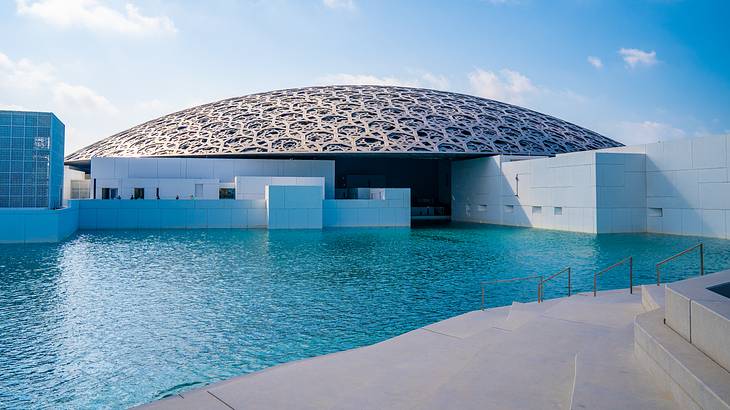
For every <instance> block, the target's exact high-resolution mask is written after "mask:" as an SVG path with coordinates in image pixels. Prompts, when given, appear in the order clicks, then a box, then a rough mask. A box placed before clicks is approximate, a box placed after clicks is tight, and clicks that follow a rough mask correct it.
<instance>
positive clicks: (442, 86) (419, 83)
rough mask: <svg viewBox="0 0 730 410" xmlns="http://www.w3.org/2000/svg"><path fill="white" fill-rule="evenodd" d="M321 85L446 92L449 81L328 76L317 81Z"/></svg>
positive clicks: (431, 76)
mask: <svg viewBox="0 0 730 410" xmlns="http://www.w3.org/2000/svg"><path fill="white" fill-rule="evenodd" d="M317 83H319V84H322V85H389V86H396V87H427V88H434V89H437V90H446V89H448V87H449V80H448V78H446V77H445V76H443V75H436V74H432V73H428V72H426V73H422V74H420V75H416V76H414V77H412V78H398V77H387V76H386V77H378V76H375V75H370V74H346V73H340V74H329V75H326V76H323V77H320V78H318V79H317Z"/></svg>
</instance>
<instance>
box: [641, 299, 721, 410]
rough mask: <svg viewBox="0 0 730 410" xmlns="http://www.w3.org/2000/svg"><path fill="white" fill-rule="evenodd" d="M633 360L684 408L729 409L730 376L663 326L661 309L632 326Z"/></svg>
mask: <svg viewBox="0 0 730 410" xmlns="http://www.w3.org/2000/svg"><path fill="white" fill-rule="evenodd" d="M634 352H635V354H636V357H637V360H638V361H639V362H640V363H641V364H642V365H643V366H644V368H645V369H646V370H648V371H649V373H650V374H651V375H652V376H653V377H654V379H655V380H658V381H659V383H660V384H661V385H662V386H663V387H664V388H665V389H667V390H669V391H671V392H672V395H673V396H674V400H675V401H676V402H677V403H678V404H679V405H680V407H681V408H684V409H726V410H728V409H730V373H728V371H727V370H725V369H724V368H722V367H721V366H720V365H718V364H717V363H715V362H714V361H712V360H711V359H710V358H709V357H707V356H706V355H705V354H704V353H702V352H701V351H700V350H698V349H697V348H696V347H695V346H693V345H692V344H690V343H689V342H688V341H687V340H685V339H684V338H683V337H682V336H680V335H679V334H678V333H676V332H674V331H673V330H672V329H671V328H669V327H668V326H667V325H665V324H664V310H663V309H656V310H653V311H650V312H646V313H643V314H640V315H638V316H637V317H636V321H635V323H634Z"/></svg>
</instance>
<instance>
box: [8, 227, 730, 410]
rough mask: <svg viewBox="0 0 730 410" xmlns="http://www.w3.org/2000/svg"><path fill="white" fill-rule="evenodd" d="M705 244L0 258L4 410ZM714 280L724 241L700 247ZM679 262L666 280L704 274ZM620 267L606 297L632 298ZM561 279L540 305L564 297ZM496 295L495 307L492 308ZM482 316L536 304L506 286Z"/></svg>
mask: <svg viewBox="0 0 730 410" xmlns="http://www.w3.org/2000/svg"><path fill="white" fill-rule="evenodd" d="M697 241H698V239H697V238H691V237H679V236H658V235H600V236H595V235H586V234H574V233H563V232H555V231H545V230H533V229H522V228H509V227H495V226H486V225H479V226H474V225H452V226H447V227H443V226H439V227H436V228H418V229H411V230H409V229H346V230H345V229H343V230H325V231H272V232H269V231H266V230H248V231H245V230H243V231H236V230H230V231H229V230H220V231H217V230H209V231H206V230H198V231H137V232H88V233H85V232H81V233H79V234H77V235H76V236H75V237H73V238H72V239H70V240H68V241H66V242H64V243H61V244H54V245H32V246H19V245H18V246H16V245H3V246H0V408H7V407H10V408H39V407H53V408H57V407H71V408H97V407H125V406H131V405H135V404H140V403H144V402H147V401H150V400H153V399H156V398H160V397H162V396H165V395H168V394H174V393H176V392H179V391H182V390H185V389H188V388H191V387H196V386H200V385H203V384H207V383H210V382H214V381H217V380H221V379H225V378H229V377H232V376H235V375H239V374H242V373H246V372H252V371H256V370H260V369H263V368H265V367H268V366H271V365H274V364H277V363H282V362H286V361H290V360H294V359H299V358H304V357H309V356H314V355H320V354H324V353H329V352H333V351H338V350H343V349H349V348H352V347H356V346H362V345H367V344H371V343H374V342H377V341H380V340H383V339H386V338H389V337H392V336H395V335H398V334H401V333H403V332H406V331H409V330H412V329H414V328H417V327H420V326H423V325H426V324H428V323H431V322H434V321H437V320H441V319H445V318H447V317H451V316H454V315H457V314H460V313H463V312H466V311H469V310H473V309H476V308H478V307H479V302H480V287H479V282H480V281H481V280H485V279H486V280H488V279H496V278H508V277H515V276H525V275H532V274H545V275H548V274H550V273H552V272H555V271H557V270H560V269H562V268H563V267H565V266H571V267H573V272H574V277H573V286H574V288H575V289H577V290H583V291H587V290H590V289H591V287H592V283H593V282H592V281H593V272H595V271H596V270H599V269H600V268H603V267H605V266H608V265H610V264H612V263H613V262H615V261H618V260H619V259H622V258H624V257H626V256H628V255H633V256H634V260H635V272H634V275H635V278H636V282H638V283H652V281H653V280H654V270H653V264H654V263H655V262H656V261H658V260H660V259H663V258H664V257H666V256H669V255H671V254H673V253H675V252H677V251H680V250H682V249H684V248H686V247H688V246H691V245H692V244H694V243H696V242H697ZM704 242H705V243H706V244H707V255H706V267H707V271H708V272H712V271H716V270H720V269H723V268H727V267H729V266H730V263H728V260H729V259H730V241H722V240H704ZM695 259H696V258H695V257H694V256H693V255H688V256H687V257H685V258H682V259H680V260H678V261H677V263H675V264H671V265H670V266H667V268H666V270H664V271H663V273H662V274H663V277H664V278H668V279H671V278H677V277H680V276H682V275H687V274H692V273H694V272H696V270H697V264H696V260H695ZM621 269H622V268H619V269H617V270H615V271H612V272H610V273H608V274H606V275H605V276H604V277H602V278H601V279H600V286H601V288H603V289H606V288H616V287H626V286H628V279H627V274H626V272H625V271H622V270H621ZM564 285H565V284H564V282H560V280H559V279H556V281H555V283H552V284H550V286H548V287H547V288H546V295H547V297H557V296H560V295H561V292H563V291H564ZM492 295H493V296H492ZM490 296H492V298H491V299H489V300H488V303H489V305H490V306H496V305H503V304H506V303H509V302H510V301H511V300H513V299H518V300H529V299H530V298H534V297H535V284H534V283H533V284H526V283H513V284H504V285H499V286H498V287H497V288H495V290H493V291H492V292H490Z"/></svg>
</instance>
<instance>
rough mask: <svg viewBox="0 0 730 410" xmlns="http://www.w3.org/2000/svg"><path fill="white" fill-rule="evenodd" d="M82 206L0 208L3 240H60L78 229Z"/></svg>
mask: <svg viewBox="0 0 730 410" xmlns="http://www.w3.org/2000/svg"><path fill="white" fill-rule="evenodd" d="M78 221H79V208H78V207H77V206H75V205H73V204H72V205H71V206H70V207H67V208H61V209H24V208H2V209H0V227H2V228H0V243H38V242H59V241H62V240H64V239H65V238H67V237H68V236H70V235H71V234H73V233H74V232H76V228H77V226H78Z"/></svg>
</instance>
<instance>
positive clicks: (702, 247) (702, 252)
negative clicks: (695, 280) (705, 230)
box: [700, 242, 705, 276]
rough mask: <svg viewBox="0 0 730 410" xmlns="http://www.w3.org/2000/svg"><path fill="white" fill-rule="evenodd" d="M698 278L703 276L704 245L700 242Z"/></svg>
mask: <svg viewBox="0 0 730 410" xmlns="http://www.w3.org/2000/svg"><path fill="white" fill-rule="evenodd" d="M700 276H705V244H704V243H702V242H700Z"/></svg>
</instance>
